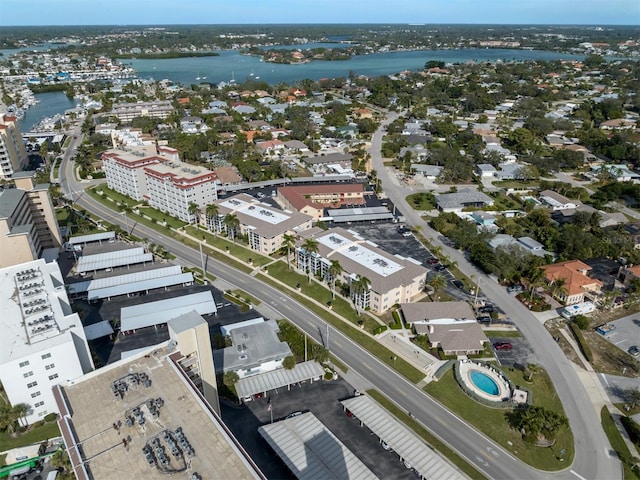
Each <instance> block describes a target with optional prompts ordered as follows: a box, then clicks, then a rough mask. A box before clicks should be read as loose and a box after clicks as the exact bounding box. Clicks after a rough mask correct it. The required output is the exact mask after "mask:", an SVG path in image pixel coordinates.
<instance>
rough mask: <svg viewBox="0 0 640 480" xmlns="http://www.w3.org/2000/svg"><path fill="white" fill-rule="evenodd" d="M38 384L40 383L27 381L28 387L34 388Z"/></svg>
mask: <svg viewBox="0 0 640 480" xmlns="http://www.w3.org/2000/svg"><path fill="white" fill-rule="evenodd" d="M36 385H38V382H31V383H27V388H33V387H35V386H36Z"/></svg>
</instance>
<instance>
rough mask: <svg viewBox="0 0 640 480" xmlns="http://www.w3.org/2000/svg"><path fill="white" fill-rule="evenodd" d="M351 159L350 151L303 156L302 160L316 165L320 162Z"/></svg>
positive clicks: (336, 161)
mask: <svg viewBox="0 0 640 480" xmlns="http://www.w3.org/2000/svg"><path fill="white" fill-rule="evenodd" d="M352 159H353V155H351V154H350V153H330V154H328V155H318V156H315V157H309V158H305V159H303V161H304V163H306V164H308V165H317V164H321V163H338V162H350V161H351V160H352Z"/></svg>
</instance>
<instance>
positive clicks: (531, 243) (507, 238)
mask: <svg viewBox="0 0 640 480" xmlns="http://www.w3.org/2000/svg"><path fill="white" fill-rule="evenodd" d="M487 245H489V246H490V247H491V248H492V249H493V250H495V249H496V248H507V249H509V248H514V247H515V248H518V249H520V250H521V251H523V252H525V253H529V254H531V255H535V256H536V257H541V258H544V257H546V256H547V255H548V256H550V257H551V258H555V255H554V254H553V253H551V252H548V251H547V250H545V249H544V245H542V244H541V243H540V242H537V241H536V240H534V239H533V238H531V237H520V238H514V237H513V236H511V235H507V234H505V233H498V234H497V235H494V236H493V238H491V239H489V240H487Z"/></svg>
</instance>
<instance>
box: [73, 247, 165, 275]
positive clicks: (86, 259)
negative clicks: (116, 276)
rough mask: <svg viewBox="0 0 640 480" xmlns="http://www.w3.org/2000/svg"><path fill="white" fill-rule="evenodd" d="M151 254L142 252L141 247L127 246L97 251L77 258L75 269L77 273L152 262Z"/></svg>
mask: <svg viewBox="0 0 640 480" xmlns="http://www.w3.org/2000/svg"><path fill="white" fill-rule="evenodd" d="M152 261H153V255H152V254H151V253H144V249H143V248H142V247H139V248H128V249H125V250H118V251H115V252H106V253H97V254H95V255H83V256H82V257H80V258H79V259H78V263H77V265H76V270H77V271H78V273H85V272H91V271H95V270H103V269H106V268H113V267H122V266H124V265H135V264H136V263H144V262H152Z"/></svg>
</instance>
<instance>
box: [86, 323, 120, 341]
mask: <svg viewBox="0 0 640 480" xmlns="http://www.w3.org/2000/svg"><path fill="white" fill-rule="evenodd" d="M112 333H113V327H112V326H111V324H110V323H109V321H108V320H103V321H102V322H98V323H92V324H91V325H87V326H86V327H84V334H85V335H86V337H87V340H95V339H96V338H102V337H106V336H107V335H111V334H112Z"/></svg>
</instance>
